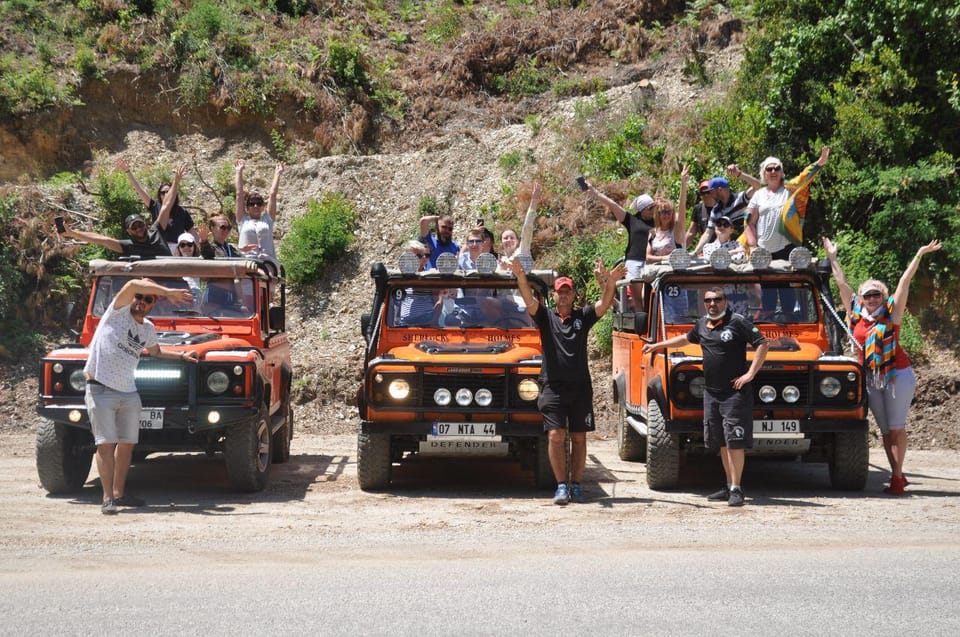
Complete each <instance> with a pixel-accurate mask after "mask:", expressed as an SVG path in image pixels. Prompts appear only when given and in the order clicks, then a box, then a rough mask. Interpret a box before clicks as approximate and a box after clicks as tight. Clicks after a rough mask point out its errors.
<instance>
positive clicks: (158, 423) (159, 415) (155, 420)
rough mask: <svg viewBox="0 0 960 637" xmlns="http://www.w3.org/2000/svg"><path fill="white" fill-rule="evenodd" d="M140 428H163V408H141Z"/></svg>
mask: <svg viewBox="0 0 960 637" xmlns="http://www.w3.org/2000/svg"><path fill="white" fill-rule="evenodd" d="M140 428H141V429H163V410H162V409H141V410H140Z"/></svg>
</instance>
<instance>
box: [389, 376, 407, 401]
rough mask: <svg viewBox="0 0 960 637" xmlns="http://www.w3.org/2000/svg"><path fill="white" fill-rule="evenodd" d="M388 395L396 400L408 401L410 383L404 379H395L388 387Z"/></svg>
mask: <svg viewBox="0 0 960 637" xmlns="http://www.w3.org/2000/svg"><path fill="white" fill-rule="evenodd" d="M387 393H388V394H390V398H393V399H394V400H406V399H407V396H409V395H410V383H408V382H407V381H406V380H404V379H403V378H394V379H393V380H391V381H390V385H388V386H387Z"/></svg>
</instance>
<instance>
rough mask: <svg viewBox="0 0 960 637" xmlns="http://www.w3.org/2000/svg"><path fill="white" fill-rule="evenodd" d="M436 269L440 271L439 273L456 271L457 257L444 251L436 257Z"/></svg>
mask: <svg viewBox="0 0 960 637" xmlns="http://www.w3.org/2000/svg"><path fill="white" fill-rule="evenodd" d="M437 270H439V271H440V274H453V273H454V272H456V271H457V257H456V256H454V255H452V254H450V253H449V252H444V253H443V254H441V255H440V256H439V257H437Z"/></svg>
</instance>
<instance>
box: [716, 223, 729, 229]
mask: <svg viewBox="0 0 960 637" xmlns="http://www.w3.org/2000/svg"><path fill="white" fill-rule="evenodd" d="M717 227H718V228H729V227H730V222H729V221H718V222H717Z"/></svg>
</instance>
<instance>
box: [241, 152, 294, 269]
mask: <svg viewBox="0 0 960 637" xmlns="http://www.w3.org/2000/svg"><path fill="white" fill-rule="evenodd" d="M233 166H234V168H235V170H236V181H235V186H236V191H237V232H238V233H239V240H238V241H237V243H238V245H239V246H240V250H242V251H243V252H254V253H256V254H263V255H267V256H269V257H271V258H273V259H276V258H277V250H276V248H275V247H274V244H273V223H274V221H275V220H276V218H277V190H279V188H280V175H282V174H283V171H284V169H285V168H286V165H285V164H284V163H283V162H280V163H278V164H277V167H276V170H274V172H273V183H272V184H270V194H269V195H268V199H267V201H266V202H264V201H263V196H262V195H261V194H259V193H257V192H252V191H251V192H248V193H246V192H244V190H243V168H244V161H243V160H242V159H238V160H237V161H236V162H234V164H233ZM264 207H266V210H264Z"/></svg>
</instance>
